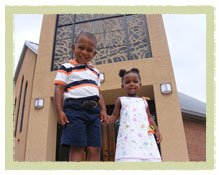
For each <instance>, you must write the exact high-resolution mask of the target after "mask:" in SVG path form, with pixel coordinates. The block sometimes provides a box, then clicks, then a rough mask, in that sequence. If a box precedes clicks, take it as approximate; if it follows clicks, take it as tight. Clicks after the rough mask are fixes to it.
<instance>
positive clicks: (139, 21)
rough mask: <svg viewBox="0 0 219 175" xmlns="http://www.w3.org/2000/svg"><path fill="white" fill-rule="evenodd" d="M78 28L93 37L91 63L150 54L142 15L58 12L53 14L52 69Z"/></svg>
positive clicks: (63, 58)
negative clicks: (93, 47)
mask: <svg viewBox="0 0 219 175" xmlns="http://www.w3.org/2000/svg"><path fill="white" fill-rule="evenodd" d="M81 31H87V32H91V33H93V34H94V35H95V36H96V38H97V54H96V56H95V57H94V59H92V64H94V65H99V64H107V63H113V62H120V61H128V60H136V59H143V58H150V57H152V54H151V48H150V41H149V35H148V29H147V22H146V15H142V14H140V15H115V14H114V15H106V14H60V15H57V25H56V34H55V44H54V54H53V62H52V70H53V71H54V70H58V69H59V66H60V65H61V64H63V63H65V62H68V60H69V59H74V55H73V54H72V51H71V46H72V43H74V39H75V38H76V36H77V35H78V34H79V33H80V32H81Z"/></svg>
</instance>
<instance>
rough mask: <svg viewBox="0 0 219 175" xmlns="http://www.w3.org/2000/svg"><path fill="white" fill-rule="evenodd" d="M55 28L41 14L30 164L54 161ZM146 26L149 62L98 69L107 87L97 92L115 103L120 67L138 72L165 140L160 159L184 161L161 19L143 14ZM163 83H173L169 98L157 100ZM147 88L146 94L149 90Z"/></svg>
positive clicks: (52, 21)
mask: <svg viewBox="0 0 219 175" xmlns="http://www.w3.org/2000/svg"><path fill="white" fill-rule="evenodd" d="M55 23H56V15H44V19H43V24H42V30H41V37H40V43H39V50H38V58H37V65H36V71H35V76H34V86H33V94H32V106H31V108H30V116H31V119H30V121H29V128H31V131H30V132H29V133H28V142H27V151H26V160H30V161H41V160H52V161H54V160H55V146H56V144H55V143H56V116H55V114H54V110H53V105H52V100H51V97H53V93H54V85H53V81H54V78H55V75H56V72H55V71H54V72H51V71H50V69H51V63H52V52H53V40H54V33H55ZM147 23H148V30H149V35H150V42H151V48H152V56H153V57H152V58H148V59H141V60H133V61H127V62H119V63H111V64H105V65H99V66H96V67H97V68H98V69H99V70H100V71H101V72H104V73H105V82H104V83H103V84H102V87H101V90H102V93H103V95H104V98H105V101H106V104H113V103H114V102H115V99H116V98H117V97H118V96H121V94H122V90H121V80H120V78H119V77H118V71H119V70H120V69H121V68H125V69H130V68H132V67H136V68H139V70H140V73H141V77H142V85H143V88H144V89H145V92H143V93H142V94H144V95H145V96H151V97H152V98H154V100H155V105H156V111H157V120H158V125H159V128H160V131H161V134H162V135H163V142H162V144H161V152H162V157H163V160H164V161H188V152H187V146H186V139H185V133H184V128H183V122H182V117H181V112H180V106H179V101H178V96H177V90H176V83H175V79H174V73H173V69H172V64H171V59H170V54H169V50H168V45H167V40H166V35H165V31H164V27H163V22H162V17H161V15H147ZM163 82H171V84H172V89H173V93H172V94H170V95H161V93H160V83H163ZM148 87H151V88H148ZM147 89H149V90H148V91H147ZM151 89H152V91H151ZM148 92H149V93H148ZM152 92H153V93H152ZM39 97H43V98H44V100H45V105H44V108H43V109H40V110H36V109H34V107H33V103H34V100H35V98H39ZM179 138H180V139H179ZM50 149H51V150H50ZM48 150H50V151H48Z"/></svg>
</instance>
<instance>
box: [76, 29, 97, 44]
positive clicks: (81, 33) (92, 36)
mask: <svg viewBox="0 0 219 175" xmlns="http://www.w3.org/2000/svg"><path fill="white" fill-rule="evenodd" d="M81 36H86V37H88V38H90V39H92V40H93V41H94V42H95V44H96V45H97V38H96V37H95V35H94V34H93V33H90V32H83V31H82V32H80V33H79V34H78V36H77V37H76V39H75V43H77V41H78V38H80V37H81Z"/></svg>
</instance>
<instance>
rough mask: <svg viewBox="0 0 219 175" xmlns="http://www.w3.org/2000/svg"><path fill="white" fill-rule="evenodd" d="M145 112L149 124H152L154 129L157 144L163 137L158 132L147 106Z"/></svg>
mask: <svg viewBox="0 0 219 175" xmlns="http://www.w3.org/2000/svg"><path fill="white" fill-rule="evenodd" d="M147 114H148V115H149V120H150V123H151V125H153V126H154V131H155V135H156V138H157V144H160V142H161V141H162V139H163V138H162V136H161V134H160V131H159V128H158V127H157V125H156V123H155V121H154V120H153V119H152V117H151V115H150V112H149V109H148V108H147Z"/></svg>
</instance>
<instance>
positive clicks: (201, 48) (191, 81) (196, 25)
mask: <svg viewBox="0 0 219 175" xmlns="http://www.w3.org/2000/svg"><path fill="white" fill-rule="evenodd" d="M163 21H164V26H165V31H166V35H167V40H168V45H169V50H170V55H171V60H172V65H173V69H174V74H175V79H176V84H177V90H178V91H180V92H182V93H184V94H187V95H189V96H191V97H194V98H196V99H198V100H201V101H203V102H206V17H205V15H185V14H176V15H174V14H170V15H167V14H166V15H163ZM41 23H42V15H33V14H31V15H27V14H25V15H14V44H15V46H14V49H15V50H14V55H15V62H14V69H15V67H16V64H17V61H18V59H19V57H20V54H21V51H22V48H23V45H24V42H25V40H28V41H32V42H35V43H39V36H40V29H41Z"/></svg>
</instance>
